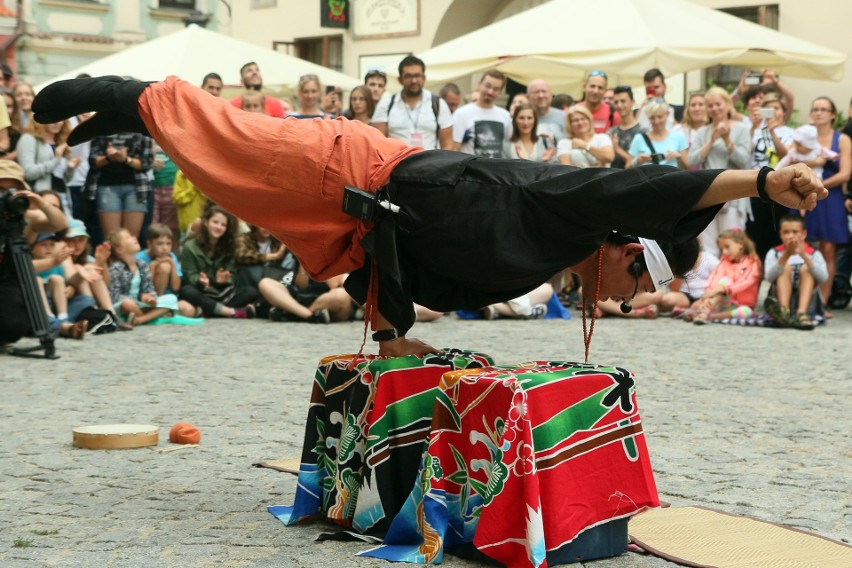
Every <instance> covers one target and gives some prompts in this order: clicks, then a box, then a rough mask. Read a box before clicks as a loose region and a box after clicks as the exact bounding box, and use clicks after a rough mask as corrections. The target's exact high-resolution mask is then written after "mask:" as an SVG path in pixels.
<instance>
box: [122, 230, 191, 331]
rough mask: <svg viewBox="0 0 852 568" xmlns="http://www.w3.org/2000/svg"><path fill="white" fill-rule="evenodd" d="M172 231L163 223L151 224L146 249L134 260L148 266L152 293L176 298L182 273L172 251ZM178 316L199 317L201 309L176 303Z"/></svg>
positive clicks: (188, 304) (181, 302)
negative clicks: (152, 287) (151, 281)
mask: <svg viewBox="0 0 852 568" xmlns="http://www.w3.org/2000/svg"><path fill="white" fill-rule="evenodd" d="M172 246H173V240H172V230H171V229H170V228H169V226H168V225H165V224H163V223H151V225H150V226H149V227H148V247H147V248H145V249H143V250H141V251H139V252H138V253H137V254H136V260H141V261H142V262H144V263H146V264H147V265H148V269H149V270H150V271H151V279H152V280H153V281H154V293H155V294H157V296H164V295H166V294H171V295H173V296H175V297H177V294H178V292H179V291H180V285H181V278H183V272H181V269H180V261H179V260H178V257H177V255H176V254H175V253H174V252H172V251H173V248H172ZM177 305H178V311H179V312H180V315H182V316H186V317H199V316H200V315H201V309H200V308H199V309H197V310H196V308H195V307H194V306H193V305H192V304H190V303H189V302H187V301H185V300H180V301H178V304H177Z"/></svg>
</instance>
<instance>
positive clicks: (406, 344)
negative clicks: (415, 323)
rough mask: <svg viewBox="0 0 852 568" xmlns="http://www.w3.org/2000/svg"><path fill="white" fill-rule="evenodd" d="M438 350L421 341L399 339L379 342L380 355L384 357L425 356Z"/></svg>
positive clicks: (405, 338)
mask: <svg viewBox="0 0 852 568" xmlns="http://www.w3.org/2000/svg"><path fill="white" fill-rule="evenodd" d="M437 352H438V350H437V349H435V348H434V347H432V346H431V345H429V344H428V343H423V342H422V341H420V340H419V339H408V338H407V337H397V338H396V339H392V340H390V341H380V342H379V355H381V356H383V357H401V356H403V355H425V354H426V353H437Z"/></svg>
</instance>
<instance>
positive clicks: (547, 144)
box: [538, 134, 550, 150]
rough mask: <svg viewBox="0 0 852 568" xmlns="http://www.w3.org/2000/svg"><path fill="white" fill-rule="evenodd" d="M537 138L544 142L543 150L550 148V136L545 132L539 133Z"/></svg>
mask: <svg viewBox="0 0 852 568" xmlns="http://www.w3.org/2000/svg"><path fill="white" fill-rule="evenodd" d="M538 137H539V138H541V143H542V144H544V148H545V150H546V149H548V148H550V136H548V135H547V134H539V135H538Z"/></svg>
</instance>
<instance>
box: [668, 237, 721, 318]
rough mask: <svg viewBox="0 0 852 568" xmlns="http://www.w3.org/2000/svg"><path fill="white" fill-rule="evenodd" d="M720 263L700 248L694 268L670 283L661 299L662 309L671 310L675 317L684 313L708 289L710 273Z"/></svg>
mask: <svg viewBox="0 0 852 568" xmlns="http://www.w3.org/2000/svg"><path fill="white" fill-rule="evenodd" d="M718 265H719V259H718V258H716V257H715V256H713V255H712V254H710V253H709V252H704V251H703V250H700V249H699V251H698V260H696V261H695V266H694V267H693V268H692V270H690V271H689V272H687V273H686V275H685V276H684V277H683V278H675V279H674V280H672V282H671V284H669V291H668V292H666V293H665V294H663V297H662V298H661V299H660V311H662V312H671V314H672V316H674V317H678V316H681V315H683V314H684V312H686V310H687V309H688V308H689V306H690V305H692V303H693V302H695V301H697V300H698V299H699V298H700V297H701V295H702V294H703V293H704V291H705V290H706V289H707V282H708V281H709V280H710V275H711V274H712V273H713V271H714V270H716V267H717V266H718Z"/></svg>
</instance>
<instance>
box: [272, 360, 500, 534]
mask: <svg viewBox="0 0 852 568" xmlns="http://www.w3.org/2000/svg"><path fill="white" fill-rule="evenodd" d="M492 363H493V361H492V360H491V358H490V357H489V356H488V355H485V354H482V353H475V352H471V351H463V350H459V349H445V350H443V351H441V352H440V353H438V354H434V355H425V356H416V355H409V356H405V357H395V358H387V357H378V356H373V355H364V356H359V357H357V358H355V356H354V355H337V356H332V357H326V358H325V359H323V360H322V361H321V362H320V364H319V367H318V368H317V372H316V375H315V377H314V387H313V391H312V393H311V401H310V409H309V411H308V419H307V423H306V428H305V443H304V445H303V447H302V457H301V466H300V469H299V480H298V487H297V490H296V499H295V503H294V505H293V506H292V507H279V506H276V507H269V511H270V513H272V514H273V515H274V516H276V517H277V518H279V519H280V520H281V521H282V522H284V523H285V524H293V523H295V522H298V521H299V520H301V519H305V518H317V517H320V518H322V517H324V518H326V519H328V520H329V521H331V522H334V523H338V524H341V525H343V526H347V527H352V528H353V529H355V530H357V531H359V532H362V533H364V532H368V531H369V532H374V533H380V532H383V531H384V530H385V529H386V528H387V526H388V524H389V522H390V519H392V518H393V517H394V516H395V515H396V514H397V512H398V511H399V510H400V508H401V507H402V504H403V502H404V501H405V499H406V497H408V495H409V493H411V490H412V488H413V487H414V485H415V482H416V480H417V474H418V471H419V468H420V462H421V459H422V455H423V452H424V450H425V445H426V442H427V441H428V439H429V427H430V424H431V422H432V413H433V409H434V406H435V397H436V396H437V394H438V383H439V382H440V380H441V376H442V375H443V374H444V373H445V372H447V371H455V370H460V369H481V368H484V367H487V366H489V365H491V364H492Z"/></svg>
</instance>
